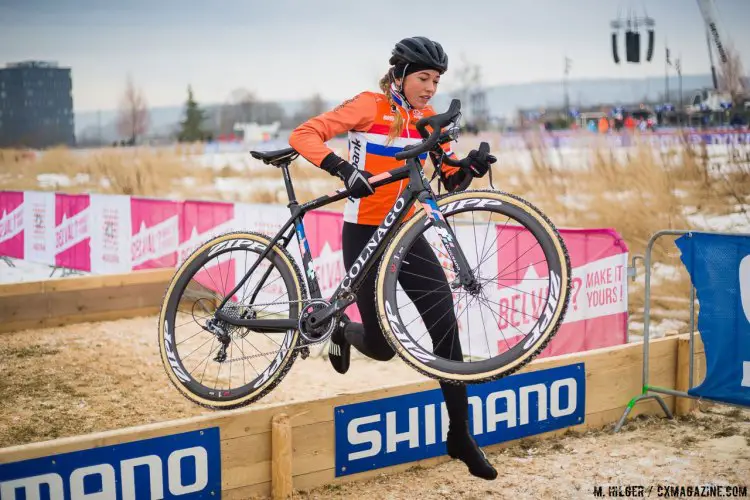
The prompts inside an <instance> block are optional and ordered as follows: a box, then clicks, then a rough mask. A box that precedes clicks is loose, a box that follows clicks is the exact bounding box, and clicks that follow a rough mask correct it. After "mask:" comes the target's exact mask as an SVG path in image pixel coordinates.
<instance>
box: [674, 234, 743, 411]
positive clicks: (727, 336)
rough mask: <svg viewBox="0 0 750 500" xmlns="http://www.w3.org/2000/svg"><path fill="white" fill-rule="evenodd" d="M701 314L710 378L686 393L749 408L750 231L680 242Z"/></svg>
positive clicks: (696, 236)
mask: <svg viewBox="0 0 750 500" xmlns="http://www.w3.org/2000/svg"><path fill="white" fill-rule="evenodd" d="M676 244H677V247H678V248H679V249H680V251H681V252H682V256H681V258H682V262H683V263H684V264H685V267H686V268H687V270H688V272H689V273H690V277H691V279H692V282H693V286H695V288H696V293H697V296H698V302H699V304H700V312H699V313H698V330H699V331H700V334H701V338H702V340H703V344H704V346H705V350H706V378H705V380H704V381H703V383H702V384H700V385H699V386H697V387H694V388H693V389H691V390H689V391H688V393H689V394H691V395H693V396H697V397H703V398H706V399H713V400H717V401H723V402H725V403H733V404H738V405H745V406H750V235H720V234H710V233H691V234H687V235H684V236H681V237H680V238H678V239H677V241H676Z"/></svg>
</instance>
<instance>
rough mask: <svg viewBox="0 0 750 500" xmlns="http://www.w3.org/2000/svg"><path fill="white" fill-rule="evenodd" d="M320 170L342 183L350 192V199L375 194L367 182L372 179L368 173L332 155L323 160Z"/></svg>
mask: <svg viewBox="0 0 750 500" xmlns="http://www.w3.org/2000/svg"><path fill="white" fill-rule="evenodd" d="M320 168H322V169H323V170H325V171H326V172H328V173H329V174H331V175H333V176H334V177H338V178H339V179H341V180H342V181H344V185H345V186H346V188H347V189H348V190H349V191H350V193H349V196H351V197H352V198H364V197H366V196H370V195H371V194H374V193H375V189H373V187H372V186H371V185H370V181H369V178H370V177H372V174H371V173H370V172H367V171H365V170H359V169H358V168H356V167H355V166H354V165H352V164H351V163H349V162H348V161H346V160H344V159H343V158H341V157H339V156H337V155H336V154H334V153H330V154H329V155H328V156H326V157H325V158H324V159H323V161H322V162H321V164H320Z"/></svg>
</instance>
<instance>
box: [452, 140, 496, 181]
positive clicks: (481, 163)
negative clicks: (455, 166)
mask: <svg viewBox="0 0 750 500" xmlns="http://www.w3.org/2000/svg"><path fill="white" fill-rule="evenodd" d="M496 161H497V158H495V157H494V156H492V155H491V154H490V145H489V144H487V143H486V142H483V143H481V144H480V145H479V151H477V150H476V149H472V150H471V151H469V155H468V156H467V157H466V158H464V159H463V160H461V161H460V163H461V168H462V169H463V170H466V171H468V172H469V173H471V175H472V176H474V177H484V174H486V173H487V171H488V170H489V169H490V166H491V165H492V164H493V163H495V162H496Z"/></svg>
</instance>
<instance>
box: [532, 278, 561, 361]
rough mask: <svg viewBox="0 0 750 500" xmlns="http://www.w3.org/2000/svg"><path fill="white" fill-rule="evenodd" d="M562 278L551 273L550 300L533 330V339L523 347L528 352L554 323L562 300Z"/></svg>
mask: <svg viewBox="0 0 750 500" xmlns="http://www.w3.org/2000/svg"><path fill="white" fill-rule="evenodd" d="M561 281H562V280H561V279H560V276H558V275H557V273H555V272H552V271H550V273H549V300H547V305H546V306H545V307H544V310H543V311H542V315H541V316H540V317H539V321H537V322H536V325H534V328H533V329H532V330H531V332H530V333H531V337H530V338H529V339H528V340H527V341H526V343H525V344H524V345H523V349H524V350H528V349H529V348H530V347H531V346H532V345H534V344H535V343H536V341H537V340H539V337H541V336H542V333H544V331H545V330H547V327H548V326H549V324H550V323H552V317H553V316H554V315H555V310H556V309H557V303H558V302H559V300H560V283H561Z"/></svg>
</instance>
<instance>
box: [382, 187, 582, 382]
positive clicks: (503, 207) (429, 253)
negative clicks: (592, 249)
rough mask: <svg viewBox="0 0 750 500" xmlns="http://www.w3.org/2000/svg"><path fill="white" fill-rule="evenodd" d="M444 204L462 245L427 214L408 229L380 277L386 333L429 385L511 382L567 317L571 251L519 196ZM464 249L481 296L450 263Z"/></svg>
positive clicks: (465, 196)
mask: <svg viewBox="0 0 750 500" xmlns="http://www.w3.org/2000/svg"><path fill="white" fill-rule="evenodd" d="M437 204H438V207H439V208H440V211H441V213H442V215H443V217H444V218H445V220H446V222H447V223H448V225H449V226H450V228H451V229H452V232H453V235H454V236H455V240H453V236H450V235H449V234H446V233H447V232H446V231H445V230H443V229H441V228H439V227H436V226H434V225H433V223H432V220H433V218H432V216H429V214H426V213H425V211H424V210H422V211H420V212H417V214H415V216H414V217H412V218H411V219H410V220H408V221H407V222H406V223H404V224H403V226H402V227H401V228H399V230H398V232H397V233H396V235H395V236H394V238H393V240H392V241H391V243H390V244H389V245H388V248H387V249H386V251H385V253H384V255H383V259H382V261H381V264H380V269H379V272H378V278H377V284H376V302H377V308H378V314H379V320H380V325H381V327H382V329H383V332H384V334H385V336H386V339H387V340H388V342H389V343H390V344H391V346H392V347H393V348H394V350H395V351H396V352H397V353H398V354H399V356H401V358H402V359H404V361H406V362H407V363H408V364H410V365H411V366H413V367H414V368H416V369H417V370H418V371H420V372H421V373H423V374H425V375H427V376H429V377H432V378H436V379H439V380H444V381H448V382H456V383H479V382H486V381H489V380H494V379H498V378H501V377H503V376H506V375H509V374H511V373H513V372H515V371H517V370H518V369H520V368H521V367H523V366H524V365H525V364H526V363H528V362H529V361H531V360H532V359H533V358H534V357H535V356H536V355H537V354H538V353H539V352H540V351H541V350H542V349H543V348H544V347H545V346H546V345H547V343H548V342H549V341H550V340H551V339H552V337H553V336H554V335H555V333H556V332H557V330H558V328H559V327H560V324H561V323H562V319H563V318H564V316H565V311H566V310H567V307H568V301H569V298H570V274H571V272H570V260H569V258H568V253H567V249H566V247H565V243H564V242H563V240H562V238H561V237H560V235H559V233H558V232H557V230H556V229H555V227H554V225H553V224H552V223H551V222H550V221H549V219H547V217H546V216H545V215H544V214H543V213H542V212H541V211H539V210H538V209H537V208H536V207H534V206H533V205H531V204H530V203H528V202H526V201H524V200H522V199H520V198H518V197H516V196H513V195H510V194H506V193H501V192H497V191H465V192H462V193H458V194H451V195H447V196H444V197H442V198H440V199H439V200H438V202H437ZM439 233H442V234H439ZM446 240H447V241H448V247H446V246H445V243H444V242H445V241H446ZM454 245H455V246H454ZM450 247H453V248H450ZM457 248H460V250H461V251H462V252H463V254H464V256H465V257H466V260H467V262H468V264H469V265H470V267H471V269H472V272H473V275H474V277H475V279H476V281H475V284H474V286H464V285H462V284H461V282H460V280H459V279H457V273H456V272H455V271H454V269H453V263H452V262H453V261H452V259H451V257H450V256H451V255H453V254H454V253H455V252H456V249H457Z"/></svg>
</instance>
